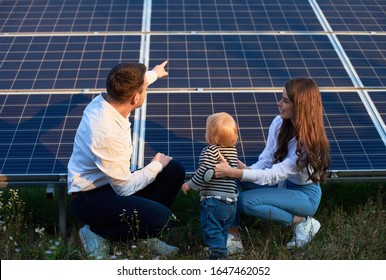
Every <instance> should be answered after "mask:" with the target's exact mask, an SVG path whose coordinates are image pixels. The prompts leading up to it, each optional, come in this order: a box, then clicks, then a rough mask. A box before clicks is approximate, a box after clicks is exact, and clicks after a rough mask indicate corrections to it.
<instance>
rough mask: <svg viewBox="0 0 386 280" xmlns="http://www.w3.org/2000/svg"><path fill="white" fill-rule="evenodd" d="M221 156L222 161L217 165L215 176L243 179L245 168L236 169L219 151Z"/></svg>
mask: <svg viewBox="0 0 386 280" xmlns="http://www.w3.org/2000/svg"><path fill="white" fill-rule="evenodd" d="M218 154H219V156H220V160H221V162H220V163H219V164H217V165H216V168H215V170H214V177H215V178H235V179H241V177H242V176H243V170H242V169H235V168H232V166H230V165H229V164H228V162H227V161H226V159H225V158H224V156H223V155H222V154H221V153H220V151H219V152H218Z"/></svg>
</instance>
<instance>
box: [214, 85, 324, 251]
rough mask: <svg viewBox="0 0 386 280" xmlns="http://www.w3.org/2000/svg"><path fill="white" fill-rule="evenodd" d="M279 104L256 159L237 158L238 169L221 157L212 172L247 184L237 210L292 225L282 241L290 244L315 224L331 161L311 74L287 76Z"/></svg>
mask: <svg viewBox="0 0 386 280" xmlns="http://www.w3.org/2000/svg"><path fill="white" fill-rule="evenodd" d="M278 106H279V109H280V116H277V117H276V118H275V119H274V120H273V121H272V123H271V125H270V128H269V133H268V139H267V143H266V147H265V149H264V151H263V152H262V153H261V154H260V156H259V159H258V161H257V162H256V163H255V164H253V165H251V166H249V167H247V166H246V165H245V164H244V163H242V162H239V166H238V169H234V168H232V167H230V166H229V165H228V164H227V163H226V162H225V161H223V162H221V163H220V164H218V165H217V166H216V169H215V176H216V177H217V178H224V177H228V178H236V179H239V180H240V181H241V185H242V186H243V187H245V188H246V189H247V190H246V191H244V192H242V193H241V194H240V196H239V201H238V207H239V209H240V210H241V212H242V213H245V214H247V215H250V216H253V217H256V218H259V219H264V220H271V221H276V222H279V223H281V224H283V225H284V226H290V225H292V226H293V227H294V235H293V238H292V241H290V242H288V243H287V249H291V248H293V247H301V246H304V245H305V244H307V243H308V242H310V241H311V239H312V238H313V237H314V236H315V234H316V233H317V232H318V230H319V229H320V223H319V222H318V221H317V220H316V219H314V218H312V216H313V215H314V214H315V212H316V210H317V209H318V207H319V203H320V200H321V196H322V192H321V188H320V182H323V181H324V179H325V177H326V173H327V171H328V168H329V166H330V150H329V142H328V139H327V136H326V132H325V128H324V124H323V106H322V100H321V96H320V92H319V88H318V86H317V84H316V83H315V82H314V81H313V80H312V79H310V78H296V79H292V80H290V81H288V82H287V83H286V84H285V87H284V89H283V95H282V99H281V100H280V102H279V103H278ZM233 229H234V231H233V234H234V235H238V232H237V231H238V230H236V231H235V228H233ZM236 229H237V228H236ZM235 239H237V238H235ZM229 245H230V246H232V244H229Z"/></svg>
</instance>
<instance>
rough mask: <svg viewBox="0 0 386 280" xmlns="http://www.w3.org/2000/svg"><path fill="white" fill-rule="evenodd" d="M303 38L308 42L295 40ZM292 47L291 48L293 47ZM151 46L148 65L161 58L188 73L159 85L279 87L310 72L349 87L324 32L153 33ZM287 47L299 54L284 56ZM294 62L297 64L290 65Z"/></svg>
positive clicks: (321, 82)
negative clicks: (176, 47)
mask: <svg viewBox="0 0 386 280" xmlns="http://www.w3.org/2000/svg"><path fill="white" fill-rule="evenodd" d="M302 40H304V41H307V42H309V44H303V45H302V44H299V43H298V42H299V41H302ZM165 42H166V43H167V46H166V47H165ZM288 42H291V43H292V44H288ZM181 43H184V45H185V47H184V48H182V49H180V50H174V49H173V51H170V50H169V47H168V46H171V48H173V47H172V46H174V45H175V44H177V45H178V44H181ZM244 44H250V45H253V46H254V47H255V49H254V50H251V51H249V52H248V53H247V52H245V51H244V49H243V46H244ZM294 46H295V49H291V48H293V47H294ZM150 48H151V50H150V61H151V63H150V64H154V63H156V61H159V58H160V57H164V58H165V59H167V60H169V65H170V67H171V69H172V70H171V71H176V72H179V71H187V77H186V78H185V77H180V75H179V76H178V77H173V75H172V72H171V73H170V78H169V79H166V80H161V81H159V82H158V83H157V84H156V85H155V86H156V87H161V88H163V87H166V88H168V87H169V88H175V87H184V88H204V87H212V88H213V87H230V88H232V87H248V88H249V87H280V86H282V85H283V84H284V82H285V81H287V80H288V79H290V78H291V77H297V76H299V75H306V76H312V77H313V78H314V79H315V80H316V81H317V83H318V84H319V86H322V87H331V86H339V87H344V86H352V82H351V80H350V78H349V76H348V74H347V72H346V70H345V68H344V67H343V65H342V64H341V63H340V62H339V58H338V56H337V55H336V52H335V51H334V49H333V47H332V44H331V43H330V41H329V39H328V38H327V36H324V35H313V36H304V35H300V36H299V37H298V36H294V35H281V36H273V35H266V36H255V35H240V36H233V35H229V36H224V35H223V36H216V35H190V36H153V37H152V41H151V47H150ZM219 49H221V51H219ZM285 51H296V52H297V54H298V55H297V56H296V57H295V58H290V57H286V56H284V55H283V53H284V54H285ZM299 57H300V58H299ZM292 61H296V63H295V64H291V62H292ZM299 61H302V64H300V63H299ZM325 61H333V62H334V67H326V62H325ZM179 67H181V68H179ZM207 71H208V72H207ZM259 71H260V73H259ZM184 83H185V84H184ZM200 83H201V84H200ZM221 85H222V86H221Z"/></svg>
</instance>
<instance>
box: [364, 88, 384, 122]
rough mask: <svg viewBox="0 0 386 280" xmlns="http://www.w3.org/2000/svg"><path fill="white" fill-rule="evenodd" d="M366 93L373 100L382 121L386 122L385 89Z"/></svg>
mask: <svg viewBox="0 0 386 280" xmlns="http://www.w3.org/2000/svg"><path fill="white" fill-rule="evenodd" d="M368 94H369V95H370V97H371V100H372V101H373V102H374V105H375V107H376V108H377V110H378V112H379V114H380V116H381V118H382V120H383V122H384V123H386V98H385V97H386V91H370V92H369V93H368Z"/></svg>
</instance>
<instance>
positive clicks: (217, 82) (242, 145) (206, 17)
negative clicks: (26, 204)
mask: <svg viewBox="0 0 386 280" xmlns="http://www.w3.org/2000/svg"><path fill="white" fill-rule="evenodd" d="M149 3H151V5H149ZM145 5H148V6H145ZM144 6H145V7H144ZM1 8H2V9H1V10H0V117H1V118H0V140H1V141H0V173H1V174H5V175H12V174H23V175H26V176H27V177H28V176H29V178H35V177H34V175H36V174H38V175H39V174H40V175H41V174H53V175H55V174H61V173H66V165H67V161H68V159H69V157H70V154H71V150H72V143H73V137H74V134H75V131H76V128H77V125H78V123H79V121H80V118H81V114H82V110H83V109H84V107H85V106H86V104H87V103H88V102H89V101H90V100H91V98H93V97H94V96H95V94H96V92H99V91H103V90H104V87H105V78H106V75H107V73H108V71H109V70H110V69H111V67H113V66H114V65H115V64H117V63H119V62H124V61H141V62H144V61H146V63H147V62H148V63H147V64H148V65H150V66H154V65H156V64H159V63H160V62H162V61H163V60H164V59H166V60H168V61H169V64H168V66H167V70H168V71H169V78H167V79H161V80H159V81H158V82H157V83H156V84H154V85H152V86H151V87H150V92H149V95H148V100H147V105H146V106H147V108H146V110H147V116H146V129H145V150H144V155H143V156H144V158H145V162H146V161H148V160H150V159H151V158H152V156H153V155H154V154H155V153H156V152H157V151H163V152H165V153H169V154H170V155H172V156H173V157H174V158H175V159H177V160H180V161H181V162H182V163H183V164H184V165H185V167H186V169H187V171H188V172H193V171H194V170H195V169H196V168H197V162H198V156H199V154H200V152H201V149H202V147H203V146H204V145H205V142H204V133H205V120H206V117H207V116H208V115H209V114H211V113H213V112H218V111H226V112H229V113H230V114H232V115H233V116H234V117H235V118H236V120H237V122H238V123H239V126H240V141H239V144H238V149H239V154H240V156H241V159H242V160H243V161H245V162H247V163H248V164H250V163H253V162H254V161H255V160H256V158H257V156H258V154H259V153H260V152H261V151H262V149H263V148H264V145H265V141H266V135H267V133H268V126H269V124H270V123H271V121H272V119H273V118H274V117H275V115H276V114H277V113H278V109H277V102H278V100H279V99H280V96H281V92H280V89H281V88H282V87H283V84H284V83H285V82H286V81H287V80H288V79H290V78H294V77H299V76H310V77H312V78H314V79H315V80H316V82H317V83H318V85H319V87H321V89H322V97H323V104H324V106H325V115H324V117H325V122H326V129H327V133H328V137H329V139H330V144H331V155H332V158H333V166H332V169H334V170H338V171H339V170H340V171H354V172H357V173H360V174H363V173H361V172H365V171H368V170H372V171H377V170H381V171H382V170H383V171H386V166H385V163H384V160H383V158H385V154H386V152H385V143H386V140H385V139H386V135H385V132H384V131H383V132H382V129H379V127H381V128H384V127H385V125H384V122H385V114H386V113H385V111H386V109H385V108H386V104H385V102H384V101H383V99H384V98H383V95H384V93H385V92H386V73H385V69H386V65H385V61H386V59H385V53H386V52H385V45H386V44H385V43H386V42H385V39H386V36H385V34H384V31H385V26H386V25H385V18H386V17H385V5H383V3H382V2H381V1H379V0H371V1H366V2H364V1H360V0H358V1H344V0H339V1H328V0H300V1H295V0H290V1H288V0H276V1H263V0H257V1H256V0H254V1H252V0H226V1H214V0H205V1H203V0H192V1H187V0H160V1H143V0H130V1H129V0H126V1H110V2H107V1H92V0H82V1H75V0H48V1H44V0H31V1H23V0H16V1H10V0H5V1H2V2H1ZM143 11H146V13H145V14H143ZM325 20H326V21H327V25H326V22H324V21H325ZM147 24H149V26H148V25H147ZM326 26H330V27H331V30H330V29H328V28H326ZM145 31H146V32H145ZM326 31H327V32H326ZM346 31H350V34H347V33H343V32H346ZM364 32H366V33H364ZM364 34H365V35H364ZM335 35H336V36H335ZM345 59H347V61H345ZM351 67H352V69H351ZM351 70H353V71H351ZM352 73H354V74H357V77H358V78H359V83H357V82H356V80H355V79H356V78H357V77H356V76H354V77H353V75H352ZM84 89H88V91H87V90H84ZM363 91H365V92H366V93H368V97H369V98H370V100H369V102H368V103H367V104H364V103H363V102H365V100H364V99H363V94H362V92H363ZM74 92H76V93H74ZM78 92H79V93H78ZM378 122H379V123H378ZM382 122H383V123H382ZM140 156H142V155H140ZM383 176H384V175H383Z"/></svg>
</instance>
